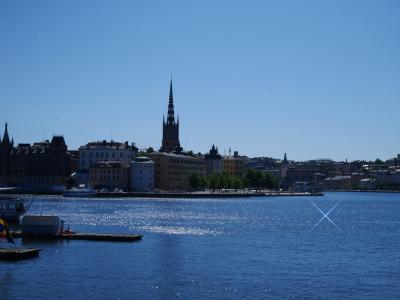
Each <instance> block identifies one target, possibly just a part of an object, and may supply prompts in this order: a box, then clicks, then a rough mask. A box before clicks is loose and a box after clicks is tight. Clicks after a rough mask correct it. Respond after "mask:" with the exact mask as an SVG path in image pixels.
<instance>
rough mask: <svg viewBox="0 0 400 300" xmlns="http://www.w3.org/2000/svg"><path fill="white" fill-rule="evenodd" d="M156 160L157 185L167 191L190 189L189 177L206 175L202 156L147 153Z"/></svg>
mask: <svg viewBox="0 0 400 300" xmlns="http://www.w3.org/2000/svg"><path fill="white" fill-rule="evenodd" d="M146 155H147V156H148V157H150V158H151V159H152V160H153V161H154V162H155V187H156V188H157V189H160V190H167V191H171V190H173V191H184V190H189V189H190V184H189V177H190V175H191V174H193V173H196V174H198V175H199V176H205V175H206V164H205V160H204V159H203V157H201V156H189V155H184V154H176V153H165V152H152V153H148V154H146Z"/></svg>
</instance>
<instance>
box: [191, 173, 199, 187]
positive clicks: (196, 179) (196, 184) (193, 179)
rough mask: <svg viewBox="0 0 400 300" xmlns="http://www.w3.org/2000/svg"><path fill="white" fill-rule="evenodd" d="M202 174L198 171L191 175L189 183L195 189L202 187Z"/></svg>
mask: <svg viewBox="0 0 400 300" xmlns="http://www.w3.org/2000/svg"><path fill="white" fill-rule="evenodd" d="M200 183H201V182H200V176H199V175H198V174H197V173H192V174H190V176H189V184H190V186H191V187H192V189H193V190H197V189H198V188H199V187H200Z"/></svg>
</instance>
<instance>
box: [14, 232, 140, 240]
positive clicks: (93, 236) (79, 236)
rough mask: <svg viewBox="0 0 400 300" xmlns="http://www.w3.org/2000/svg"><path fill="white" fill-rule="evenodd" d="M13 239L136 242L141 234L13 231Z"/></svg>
mask: <svg viewBox="0 0 400 300" xmlns="http://www.w3.org/2000/svg"><path fill="white" fill-rule="evenodd" d="M11 235H12V236H13V237H14V238H32V239H52V240H84V241H104V242H136V241H139V240H141V239H142V237H143V235H141V234H104V233H62V234H57V235H34V234H27V233H23V232H22V231H13V232H11Z"/></svg>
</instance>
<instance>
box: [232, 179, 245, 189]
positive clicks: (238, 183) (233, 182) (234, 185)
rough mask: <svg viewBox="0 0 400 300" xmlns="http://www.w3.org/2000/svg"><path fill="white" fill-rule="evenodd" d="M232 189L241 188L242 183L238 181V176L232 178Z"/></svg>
mask: <svg viewBox="0 0 400 300" xmlns="http://www.w3.org/2000/svg"><path fill="white" fill-rule="evenodd" d="M232 188H234V189H235V190H239V189H241V188H243V181H242V180H241V179H240V177H238V176H234V177H233V181H232Z"/></svg>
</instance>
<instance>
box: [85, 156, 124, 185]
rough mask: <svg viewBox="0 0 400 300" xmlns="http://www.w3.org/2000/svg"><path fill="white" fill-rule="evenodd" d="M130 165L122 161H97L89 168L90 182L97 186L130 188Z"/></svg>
mask: <svg viewBox="0 0 400 300" xmlns="http://www.w3.org/2000/svg"><path fill="white" fill-rule="evenodd" d="M129 179H130V166H129V163H127V162H121V161H97V162H96V163H94V164H92V165H91V167H90V169H89V184H90V185H91V186H94V187H96V188H107V189H110V190H114V189H124V190H128V189H129Z"/></svg>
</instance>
